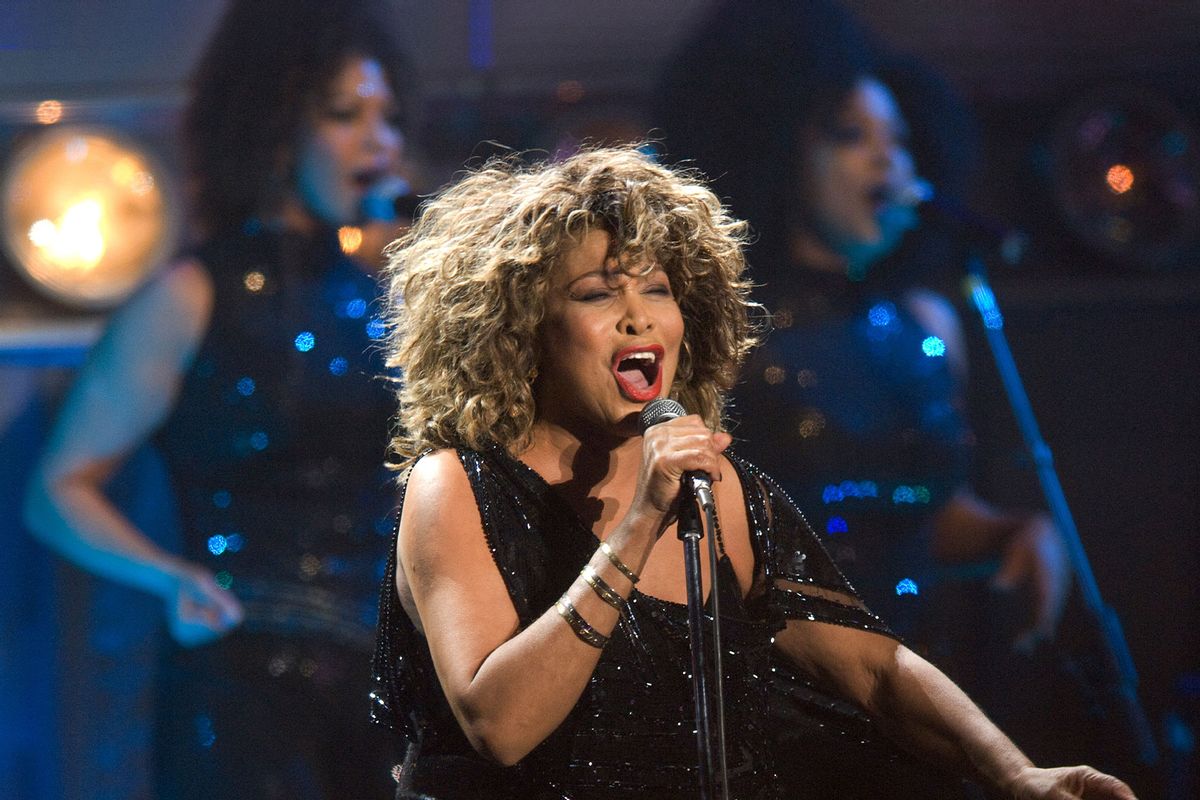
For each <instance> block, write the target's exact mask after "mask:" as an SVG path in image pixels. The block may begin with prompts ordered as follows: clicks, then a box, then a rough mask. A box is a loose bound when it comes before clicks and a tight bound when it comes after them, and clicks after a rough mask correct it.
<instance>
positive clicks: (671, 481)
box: [633, 414, 733, 534]
mask: <svg viewBox="0 0 1200 800" xmlns="http://www.w3.org/2000/svg"><path fill="white" fill-rule="evenodd" d="M732 441H733V437H732V436H730V435H729V434H728V433H724V432H718V433H713V432H712V431H710V430H709V429H708V427H707V426H706V425H705V424H704V420H703V419H701V418H700V416H699V415H698V414H689V415H688V416H686V417H678V418H676V419H673V420H669V421H667V422H661V423H659V424H657V425H651V426H650V427H649V428H647V429H646V432H645V434H644V435H643V437H642V465H641V468H640V470H639V473H638V485H637V491H636V494H635V495H634V500H633V507H634V509H639V508H641V509H643V510H644V511H645V512H647V513H653V514H655V515H657V516H659V517H660V518H661V519H662V525H661V527H660V529H659V533H660V534H661V533H662V530H664V529H665V528H666V527H667V526H668V525H669V524H670V523H671V522H672V521H673V520H674V518H675V514H676V511H677V508H678V504H679V489H680V482H681V481H682V480H683V476H684V474H686V473H688V472H704V473H706V474H708V476H709V477H711V478H712V480H714V481H719V480H720V479H721V453H722V452H723V451H724V450H725V448H727V447H729V445H730V443H731V442H732Z"/></svg>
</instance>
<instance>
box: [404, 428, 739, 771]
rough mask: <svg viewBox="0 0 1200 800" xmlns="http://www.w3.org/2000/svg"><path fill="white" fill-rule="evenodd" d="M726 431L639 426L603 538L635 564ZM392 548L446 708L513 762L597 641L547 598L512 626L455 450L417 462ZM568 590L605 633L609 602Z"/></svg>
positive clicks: (543, 732)
mask: <svg viewBox="0 0 1200 800" xmlns="http://www.w3.org/2000/svg"><path fill="white" fill-rule="evenodd" d="M667 428H670V429H671V430H669V431H668V430H667ZM728 441H729V438H728V436H727V435H725V434H716V435H714V434H711V433H710V432H709V431H707V429H705V428H704V427H703V425H702V423H700V421H699V419H698V418H696V417H685V418H682V419H680V420H675V421H674V422H671V423H666V424H664V425H660V426H655V432H654V433H653V434H648V435H647V437H646V445H645V456H644V460H643V477H644V478H645V480H642V481H640V482H639V492H638V495H637V496H636V497H635V499H634V502H633V504H632V506H631V508H630V511H629V513H628V514H627V515H626V517H625V518H624V519H623V520H622V521H621V523H620V524H619V525H618V526H617V527H616V529H615V530H614V531H613V532H612V533H611V534H610V535H609V536H608V538H607V539H606V542H607V543H608V544H609V545H610V546H611V547H612V548H613V549H614V550H615V551H616V552H617V554H618V555H619V557H620V559H621V560H622V561H624V563H625V564H627V565H628V566H629V567H630V568H631V569H632V570H634V571H635V572H638V571H640V570H641V569H642V567H643V566H644V565H645V563H646V560H647V558H648V557H649V555H650V552H651V550H652V549H653V547H654V544H655V543H656V541H657V540H658V536H659V535H660V534H661V532H662V530H663V529H664V528H665V527H666V526H667V525H668V524H669V521H670V517H671V515H670V508H671V506H672V503H673V501H674V498H675V495H676V494H677V493H678V487H679V480H680V477H681V476H682V474H683V472H684V471H687V470H690V469H703V470H708V471H711V472H712V473H713V474H714V475H716V474H719V461H718V458H719V457H718V455H717V452H718V450H719V449H724V447H725V446H727V445H728ZM397 547H398V552H397V556H398V560H399V563H400V565H401V566H402V571H401V572H400V573H398V574H397V591H398V593H399V595H400V598H401V600H402V602H405V605H406V610H408V612H409V614H410V616H413V617H414V619H415V620H417V622H418V624H419V626H420V627H421V628H422V629H423V631H424V633H425V636H426V639H427V641H428V643H429V649H430V653H431V655H432V657H433V663H434V667H435V668H436V670H437V673H438V678H439V680H440V682H441V685H442V689H443V691H444V692H445V695H446V699H447V700H448V702H449V704H450V707H451V709H452V710H453V712H454V714H455V717H456V718H457V719H458V722H459V724H460V726H461V727H462V729H463V731H464V733H465V734H466V735H467V738H468V740H469V741H470V742H471V744H472V746H474V747H475V748H476V749H477V750H478V751H479V752H481V753H483V754H485V755H487V756H489V757H491V758H493V759H495V760H496V761H499V762H500V763H503V764H513V763H516V762H517V761H519V760H520V759H521V758H523V757H524V756H525V755H526V754H527V753H528V752H529V751H531V750H532V749H533V748H534V747H536V746H537V745H538V744H539V743H541V742H542V741H543V740H544V739H545V738H546V737H547V736H549V735H550V734H551V733H552V732H553V731H554V730H555V729H556V728H557V727H558V726H559V725H560V724H561V723H562V722H563V720H564V719H565V718H566V716H567V715H568V714H569V713H570V711H571V709H572V708H573V707H574V705H575V703H576V701H577V700H578V699H579V696H580V695H581V694H582V692H583V690H584V688H585V687H586V685H587V683H588V680H589V679H590V678H591V675H592V672H593V670H594V669H595V667H596V663H597V662H598V661H599V658H600V652H601V651H600V650H599V649H597V648H595V647H592V646H590V645H588V644H586V643H584V642H583V641H581V640H580V639H579V638H578V637H577V636H576V635H575V633H574V632H573V631H572V629H571V628H570V626H569V625H568V624H567V623H566V622H565V621H564V620H563V619H562V618H561V617H560V616H559V614H558V612H557V611H556V610H555V609H554V608H553V607H551V608H549V609H547V610H545V611H544V612H543V613H542V614H541V615H540V616H539V617H538V618H537V619H536V620H534V621H533V623H532V624H530V625H529V626H528V627H526V628H524V629H521V628H520V625H519V621H518V618H517V614H516V611H515V610H514V608H513V606H512V603H511V601H510V600H509V597H508V593H507V590H506V588H505V585H504V582H503V580H502V578H501V576H500V574H499V572H498V571H497V569H496V564H495V562H494V561H493V560H492V556H491V553H490V552H489V551H488V548H487V543H486V541H485V539H484V535H483V530H482V523H481V521H480V517H479V512H478V510H477V508H476V505H475V499H474V496H473V494H472V492H471V487H470V485H469V483H468V482H467V478H466V475H465V473H464V472H463V469H462V466H461V465H460V464H459V463H458V461H457V458H456V455H455V453H453V452H449V451H442V452H438V453H435V454H432V455H430V456H427V457H426V458H424V459H422V460H421V461H420V462H418V463H417V465H416V467H414V469H413V473H412V475H411V476H410V478H409V484H408V491H407V493H406V496H405V505H404V514H403V517H402V519H401V523H400V535H399V541H398V545H397ZM589 564H590V565H591V566H592V567H593V568H594V569H595V570H596V572H597V573H599V574H600V576H601V577H602V578H603V579H604V580H605V581H606V582H607V583H608V584H609V585H610V586H611V587H612V588H613V589H615V590H616V591H617V592H618V593H619V594H620V595H621V596H622V597H628V595H629V593H630V590H631V588H632V584H631V583H630V582H629V580H628V579H626V578H625V577H624V576H622V574H621V573H620V572H619V571H618V570H617V569H616V567H614V566H613V565H612V564H611V563H610V562H609V560H608V559H607V558H606V557H605V556H604V554H603V553H601V552H600V551H597V552H596V553H595V554H594V555H593V556H592V558H591V560H590V561H589ZM567 596H568V597H569V598H570V599H571V602H572V603H573V604H574V606H575V608H576V609H577V610H578V612H579V614H580V616H581V617H583V619H585V620H586V621H587V622H588V624H590V625H591V626H592V627H593V628H595V629H596V630H597V631H599V632H600V633H601V634H603V635H606V636H607V635H609V634H611V633H612V631H613V629H614V628H615V627H616V624H617V619H618V614H617V611H616V610H614V609H613V608H612V607H610V606H609V605H607V604H606V603H605V602H604V601H602V600H601V599H600V597H599V596H598V595H597V594H596V593H595V592H594V591H593V590H592V589H591V587H589V586H588V584H587V583H585V582H584V581H583V580H582V579H577V580H576V581H575V582H574V583H573V584H572V585H571V586H570V588H569V589H568V590H567Z"/></svg>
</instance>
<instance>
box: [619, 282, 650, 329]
mask: <svg viewBox="0 0 1200 800" xmlns="http://www.w3.org/2000/svg"><path fill="white" fill-rule="evenodd" d="M622 296H623V297H624V302H625V307H624V313H623V314H622V317H621V330H622V332H623V333H627V334H633V335H637V334H639V333H645V332H646V331H647V330H649V329H650V327H651V326H652V325H653V324H654V322H653V320H652V319H651V316H650V313H649V309H648V308H647V306H646V300H645V298H643V297H642V295H641V292H639V291H638V290H637V289H636V288H635V287H633V286H626V287H625V290H624V291H623V292H622Z"/></svg>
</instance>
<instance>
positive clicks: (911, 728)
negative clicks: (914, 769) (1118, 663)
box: [776, 620, 1133, 800]
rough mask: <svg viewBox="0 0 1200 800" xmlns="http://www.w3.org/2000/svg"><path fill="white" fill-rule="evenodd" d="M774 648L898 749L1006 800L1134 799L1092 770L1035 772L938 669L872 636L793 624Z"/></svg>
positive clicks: (1116, 782)
mask: <svg viewBox="0 0 1200 800" xmlns="http://www.w3.org/2000/svg"><path fill="white" fill-rule="evenodd" d="M776 643H777V645H778V646H779V647H780V648H781V649H782V650H783V651H784V653H786V654H787V655H788V656H789V657H791V658H792V659H793V660H794V661H795V662H796V663H797V664H799V665H800V666H801V667H802V668H803V669H805V670H806V671H807V672H809V673H810V674H812V675H814V676H815V677H816V678H817V679H818V680H819V681H821V682H822V683H824V684H825V685H827V686H829V687H831V688H832V689H834V690H835V691H837V692H838V693H840V694H842V695H843V696H845V697H847V698H849V699H850V700H852V701H853V702H855V703H857V704H858V705H860V706H862V708H864V709H865V710H866V711H867V712H868V713H870V714H872V715H873V716H875V717H876V718H878V719H879V721H880V724H881V725H882V727H883V728H884V730H885V731H886V732H887V733H888V734H889V735H890V736H891V737H892V738H894V739H895V740H896V741H897V742H899V743H900V744H902V745H903V746H904V747H906V748H908V749H909V750H911V751H913V752H914V753H915V754H916V755H919V756H921V757H923V758H925V759H926V760H928V761H931V762H934V763H937V764H941V765H943V766H945V767H947V768H949V769H951V770H954V771H956V772H958V773H959V774H962V775H966V776H969V777H971V778H974V779H976V780H978V781H980V782H981V783H982V784H983V785H984V786H986V787H988V788H989V789H991V790H993V791H995V792H997V793H999V794H1000V795H1001V796H1004V797H1013V798H1031V799H1032V798H1040V799H1042V800H1069V798H1112V800H1132V798H1133V792H1132V791H1131V790H1130V789H1129V787H1128V786H1126V785H1125V784H1124V783H1122V782H1121V781H1119V780H1117V779H1116V778H1113V777H1111V776H1108V775H1104V774H1102V773H1100V772H1097V771H1096V770H1093V769H1091V768H1090V767H1068V768H1057V769H1049V770H1047V769H1038V768H1037V767H1035V766H1034V765H1033V763H1032V762H1030V760H1029V759H1028V758H1027V757H1026V756H1025V755H1024V754H1023V753H1022V752H1021V751H1020V750H1018V749H1017V747H1016V745H1014V744H1013V743H1012V742H1011V741H1010V740H1009V739H1008V737H1007V736H1005V735H1004V733H1003V732H1001V731H1000V729H999V728H997V727H996V726H995V725H994V724H992V722H991V721H990V720H988V718H987V717H986V716H984V714H983V712H982V711H980V710H979V708H978V707H977V706H976V705H975V704H974V703H972V702H971V700H970V699H969V698H968V697H967V696H966V695H965V694H964V693H963V691H962V690H961V689H959V688H958V687H957V686H956V685H955V684H954V683H953V682H952V681H951V680H950V679H949V678H947V677H946V676H945V675H944V674H942V673H941V672H940V671H939V670H938V669H937V668H936V667H934V666H933V665H932V664H930V663H929V662H927V661H925V660H924V659H923V658H921V657H920V656H918V655H916V654H915V653H913V652H912V651H911V650H909V649H908V648H906V647H904V646H903V645H900V644H899V643H897V642H895V641H893V640H891V639H889V638H887V637H885V636H881V635H878V634H874V633H869V632H866V631H860V630H856V629H853V628H844V627H840V626H837V625H831V624H827V623H821V622H802V621H796V620H792V621H789V622H788V626H787V628H786V629H785V630H784V631H782V632H781V633H780V634H779V636H778V637H777V639H776Z"/></svg>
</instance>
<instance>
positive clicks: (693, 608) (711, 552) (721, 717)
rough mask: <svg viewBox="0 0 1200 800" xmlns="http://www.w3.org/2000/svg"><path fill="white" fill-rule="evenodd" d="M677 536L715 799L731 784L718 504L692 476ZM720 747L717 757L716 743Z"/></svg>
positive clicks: (707, 779) (701, 742)
mask: <svg viewBox="0 0 1200 800" xmlns="http://www.w3.org/2000/svg"><path fill="white" fill-rule="evenodd" d="M701 507H703V509H704V514H705V517H706V521H707V523H708V534H709V535H708V558H709V565H710V570H709V571H710V581H709V582H710V584H711V588H710V591H711V592H712V612H713V620H712V628H713V630H712V639H713V660H712V663H713V676H714V678H715V680H716V691H715V695H714V696H713V697H711V698H710V696H709V693H708V664H707V662H708V658H707V656H706V654H705V650H706V648H705V642H704V638H705V637H704V584H703V582H702V580H701V577H700V575H701V573H700V539H701V538H703V537H704V527H703V526H702V525H701V522H700V509H701ZM678 533H679V539H680V541H682V542H683V559H684V561H683V566H684V577H685V580H686V582H687V606H688V637H689V642H690V644H691V656H692V694H693V696H694V697H695V703H696V747H697V750H698V751H699V756H700V765H699V766H700V798H701V800H713V798H714V797H715V795H714V790H715V789H716V787H718V786H719V787H720V790H721V793H720V797H721V798H722V799H723V800H728V798H729V783H728V780H727V772H726V763H725V698H724V692H723V691H722V686H721V684H722V680H721V675H722V672H721V615H720V602H719V592H718V591H717V549H716V544H715V538H716V509H715V506H714V504H713V500H712V493H711V491H709V490H708V488H707V487H706V486H701V485H699V484H698V482H697V481H694V480H693V479H692V478H691V477H690V476H687V475H685V476H684V478H683V488H682V491H681V492H680V497H679V519H678ZM713 703H715V704H716V707H717V709H716V723H717V724H716V734H717V735H716V742H715V743H714V742H713V725H712V715H711V714H710V705H711V704H713ZM714 746H715V748H716V757H715V758H714V753H713V748H714Z"/></svg>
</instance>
